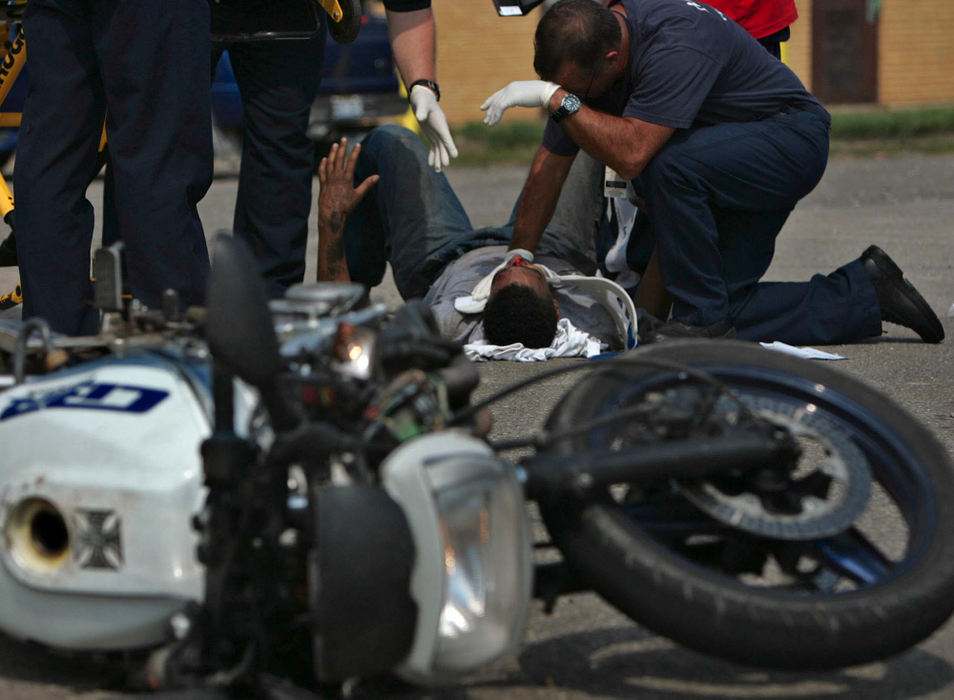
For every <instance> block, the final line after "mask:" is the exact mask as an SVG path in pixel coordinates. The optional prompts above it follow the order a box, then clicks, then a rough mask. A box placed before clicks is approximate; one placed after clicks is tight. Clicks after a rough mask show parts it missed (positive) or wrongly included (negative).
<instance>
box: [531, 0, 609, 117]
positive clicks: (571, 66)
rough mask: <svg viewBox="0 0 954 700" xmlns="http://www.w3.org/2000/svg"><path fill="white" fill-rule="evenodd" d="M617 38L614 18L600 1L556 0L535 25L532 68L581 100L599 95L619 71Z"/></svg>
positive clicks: (545, 78)
mask: <svg viewBox="0 0 954 700" xmlns="http://www.w3.org/2000/svg"><path fill="white" fill-rule="evenodd" d="M622 39H623V34H622V29H621V27H620V23H619V20H617V18H616V15H615V14H614V13H613V12H612V11H610V10H608V9H607V8H606V7H605V6H604V5H602V4H600V3H596V2H593V0H561V2H558V3H557V4H556V5H554V6H553V7H551V8H550V9H549V10H548V11H547V12H546V13H545V14H544V15H543V17H542V18H541V19H540V23H539V24H538V25H537V31H536V35H535V36H534V42H533V43H534V57H533V68H534V70H536V72H537V74H538V75H539V76H540V77H541V78H543V79H544V80H549V81H552V82H554V83H557V84H559V85H560V86H561V87H563V88H564V89H565V90H568V91H569V92H572V93H573V94H575V95H578V96H580V97H582V98H583V99H586V98H588V97H599V96H600V95H602V94H603V93H604V92H606V91H607V90H608V89H609V88H610V86H612V85H613V83H615V82H616V81H617V80H619V78H620V77H621V76H622V75H623V73H624V71H625V68H626V66H625V63H624V60H623V56H622V55H621V53H620V48H621V45H622Z"/></svg>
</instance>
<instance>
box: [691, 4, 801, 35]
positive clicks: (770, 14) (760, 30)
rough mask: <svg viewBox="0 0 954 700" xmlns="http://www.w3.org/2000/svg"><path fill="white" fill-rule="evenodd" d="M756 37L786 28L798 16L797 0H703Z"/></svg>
mask: <svg viewBox="0 0 954 700" xmlns="http://www.w3.org/2000/svg"><path fill="white" fill-rule="evenodd" d="M703 1H704V2H705V3H706V4H708V5H710V6H712V7H714V8H715V9H717V10H719V11H721V12H723V13H725V14H726V15H728V17H729V19H733V20H735V21H736V22H738V23H739V24H741V25H742V27H743V28H744V29H745V30H746V31H747V32H748V33H749V34H751V35H752V36H754V37H755V38H756V39H761V38H762V37H765V36H768V35H769V34H774V33H775V32H778V31H781V30H783V29H785V27H787V26H788V25H790V24H791V23H792V22H794V21H795V20H796V19H797V18H798V12H797V11H796V10H795V0H703Z"/></svg>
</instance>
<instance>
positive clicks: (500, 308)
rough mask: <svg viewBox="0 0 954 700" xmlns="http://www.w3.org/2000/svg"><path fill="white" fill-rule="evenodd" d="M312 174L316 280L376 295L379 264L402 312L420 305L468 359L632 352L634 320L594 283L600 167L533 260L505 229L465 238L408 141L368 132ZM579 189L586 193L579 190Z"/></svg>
mask: <svg viewBox="0 0 954 700" xmlns="http://www.w3.org/2000/svg"><path fill="white" fill-rule="evenodd" d="M346 149H347V143H346V142H345V141H344V140H342V142H341V143H340V144H335V145H334V146H333V147H332V150H331V153H330V154H329V156H328V157H327V158H326V159H324V160H323V161H322V162H321V165H320V166H319V171H318V177H319V182H320V188H321V189H320V192H319V196H318V251H319V252H318V279H319V281H353V282H360V283H362V284H364V285H366V286H367V287H369V288H371V287H374V286H376V285H378V284H380V283H381V281H382V279H383V277H384V273H385V269H386V265H387V263H390V264H391V268H392V271H393V275H394V281H395V283H396V285H397V288H398V291H399V292H400V294H401V297H402V298H403V299H405V300H409V299H415V298H423V299H424V301H425V302H426V303H427V305H428V306H429V307H430V308H431V310H432V311H433V312H434V315H435V318H436V320H437V324H438V327H439V329H440V331H441V334H442V335H444V336H445V337H447V338H450V339H453V340H458V341H460V342H463V343H464V344H465V346H466V349H467V352H468V355H469V356H470V357H472V358H476V357H485V358H496V359H514V360H535V359H548V358H550V357H574V356H583V357H589V356H592V355H595V354H598V353H600V352H603V351H608V350H609V351H612V350H623V349H626V348H628V347H633V346H634V345H635V325H636V309H635V307H634V306H633V303H632V301H631V300H630V297H629V296H628V295H627V293H626V292H625V291H624V290H623V289H622V287H620V286H619V285H617V284H615V283H614V282H612V281H610V280H607V279H601V278H598V277H593V276H592V273H594V272H595V271H596V261H595V257H594V250H595V247H594V239H593V235H594V232H595V229H596V224H597V222H598V221H599V218H600V214H601V211H600V207H601V197H600V195H599V192H598V190H595V189H594V188H598V187H599V177H598V176H597V177H594V173H595V172H596V171H595V169H594V168H596V167H598V168H599V170H600V171H602V166H596V164H595V163H594V162H593V161H592V160H589V159H580V161H579V166H580V167H579V172H578V173H576V174H575V175H572V176H571V177H579V179H580V184H581V187H580V188H566V189H565V193H566V194H565V196H564V197H563V198H562V199H561V200H560V204H559V205H558V207H557V211H556V213H555V215H554V216H553V218H552V220H551V222H550V226H548V228H547V232H546V233H545V234H544V236H543V239H542V241H541V244H540V246H539V247H538V249H537V255H536V256H533V255H531V254H529V253H527V252H525V251H517V250H514V251H509V252H508V250H507V247H508V244H509V243H510V237H511V235H512V233H513V226H512V221H511V223H508V224H507V225H505V226H498V227H488V228H480V229H474V227H473V226H472V225H471V223H470V219H469V218H468V217H467V214H466V212H465V211H464V208H463V206H462V205H461V203H460V200H459V199H458V198H457V195H456V194H455V193H454V191H453V189H452V188H451V185H450V183H449V182H448V180H447V178H446V177H445V176H444V174H443V173H436V172H434V171H433V170H432V169H431V168H429V167H428V166H427V150H426V149H425V148H424V145H423V144H422V143H421V140H420V139H419V138H418V137H417V135H416V134H414V133H413V132H411V131H408V130H407V129H404V128H402V127H398V126H383V127H379V128H377V129H375V130H374V131H372V132H371V133H370V134H368V136H367V137H365V139H364V140H363V142H362V143H361V144H358V145H355V147H354V150H353V152H352V154H351V156H350V158H349V157H348V156H346V153H345V151H346ZM584 185H585V186H584Z"/></svg>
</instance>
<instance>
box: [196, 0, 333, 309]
mask: <svg viewBox="0 0 954 700" xmlns="http://www.w3.org/2000/svg"><path fill="white" fill-rule="evenodd" d="M322 16H323V13H322ZM325 36H326V33H325V31H324V28H322V31H321V32H320V33H319V35H318V36H317V37H315V38H312V39H299V40H286V41H254V42H245V43H231V44H223V45H217V47H216V49H217V50H216V52H215V55H214V56H213V58H214V60H216V61H217V60H218V56H219V55H221V52H222V50H223V49H228V52H229V59H230V60H231V63H232V70H233V71H234V72H235V80H236V82H237V83H238V86H239V90H240V92H241V95H242V105H243V108H244V128H243V135H242V165H241V170H240V172H239V183H238V197H237V199H236V202H235V219H234V223H233V230H234V233H235V235H236V236H238V237H239V238H242V239H243V240H245V242H246V243H248V244H249V246H251V248H252V251H253V252H254V253H255V259H256V260H257V261H258V264H259V269H260V271H261V273H262V275H263V276H264V277H265V281H266V284H267V287H268V293H269V296H271V297H273V298H275V297H280V296H282V295H283V294H284V292H285V289H286V288H288V287H289V286H291V285H293V284H296V283H298V282H301V281H302V280H304V277H305V251H306V246H307V242H308V213H309V211H310V210H311V204H312V193H311V184H312V179H313V177H314V172H315V148H314V144H313V142H312V141H311V139H310V138H308V135H307V129H308V119H309V116H310V113H311V105H312V102H314V100H315V97H316V96H317V94H318V85H319V83H320V81H321V67H322V62H323V58H324V51H325Z"/></svg>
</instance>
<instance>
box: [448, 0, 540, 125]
mask: <svg viewBox="0 0 954 700" xmlns="http://www.w3.org/2000/svg"><path fill="white" fill-rule="evenodd" d="M433 8H434V16H435V18H436V20H437V73H438V80H439V82H440V85H441V107H443V108H444V112H445V114H446V115H447V119H448V121H449V122H451V123H452V124H462V123H464V122H468V121H479V120H481V119H483V114H484V113H483V112H481V111H480V105H481V103H482V102H483V101H484V100H485V99H487V98H488V97H489V96H490V95H492V94H493V93H494V92H496V91H497V90H499V89H500V88H502V87H504V86H505V85H506V84H507V83H509V82H510V81H512V80H533V79H536V77H537V75H536V73H534V72H533V32H534V30H535V29H536V27H537V22H538V21H539V19H540V10H539V9H536V10H534V11H533V12H532V13H530V15H529V16H527V17H506V18H504V17H498V16H497V13H496V12H495V11H494V7H493V4H492V3H491V2H490V0H433ZM529 118H531V111H530V110H528V109H519V108H518V109H510V110H507V112H506V113H505V115H504V120H513V119H516V120H521V119H523V120H526V119H529Z"/></svg>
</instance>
